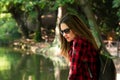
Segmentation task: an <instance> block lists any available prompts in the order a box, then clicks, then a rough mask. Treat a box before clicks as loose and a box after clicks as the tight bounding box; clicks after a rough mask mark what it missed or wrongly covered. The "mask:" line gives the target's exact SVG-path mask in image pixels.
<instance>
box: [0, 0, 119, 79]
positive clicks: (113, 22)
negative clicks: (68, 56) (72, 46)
mask: <svg viewBox="0 0 120 80" xmlns="http://www.w3.org/2000/svg"><path fill="white" fill-rule="evenodd" d="M67 12H70V13H73V14H77V15H79V17H80V18H81V19H82V20H83V21H84V22H85V23H86V24H87V25H88V27H89V28H90V30H91V32H92V34H93V35H94V37H95V39H96V42H97V43H98V46H100V45H101V44H102V45H103V46H105V47H104V51H103V52H104V53H105V54H111V56H112V57H113V61H114V63H115V67H116V70H117V75H120V62H119V60H120V59H119V56H120V54H119V51H120V48H119V47H120V46H119V41H120V1H119V0H1V1H0V80H67V76H68V66H67V62H66V61H65V59H64V58H63V57H62V56H61V55H60V49H59V48H60V45H59V31H58V23H59V21H60V19H61V17H62V16H63V15H65V14H66V13H67ZM118 77H119V76H117V79H118Z"/></svg>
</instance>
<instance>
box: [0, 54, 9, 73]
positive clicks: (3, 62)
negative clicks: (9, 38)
mask: <svg viewBox="0 0 120 80" xmlns="http://www.w3.org/2000/svg"><path fill="white" fill-rule="evenodd" d="M8 69H10V62H9V61H8V60H7V57H5V56H4V57H0V71H2V70H8Z"/></svg>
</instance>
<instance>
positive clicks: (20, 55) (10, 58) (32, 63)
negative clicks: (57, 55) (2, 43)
mask: <svg viewBox="0 0 120 80" xmlns="http://www.w3.org/2000/svg"><path fill="white" fill-rule="evenodd" d="M67 75H68V69H60V68H59V67H55V66H53V63H52V61H51V60H50V59H48V58H45V57H43V56H40V55H31V54H29V55H28V54H27V55H26V54H25V52H19V51H14V50H12V49H10V48H2V47H0V80H67Z"/></svg>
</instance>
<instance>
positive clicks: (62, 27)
mask: <svg viewBox="0 0 120 80" xmlns="http://www.w3.org/2000/svg"><path fill="white" fill-rule="evenodd" d="M66 28H69V27H68V26H67V24H65V23H61V25H60V29H61V30H64V29H66Z"/></svg>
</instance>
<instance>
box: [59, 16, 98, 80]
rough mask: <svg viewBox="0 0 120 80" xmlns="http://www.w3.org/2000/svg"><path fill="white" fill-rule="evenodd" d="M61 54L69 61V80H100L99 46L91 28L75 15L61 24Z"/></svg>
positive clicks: (68, 17)
mask: <svg viewBox="0 0 120 80" xmlns="http://www.w3.org/2000/svg"><path fill="white" fill-rule="evenodd" d="M59 31H60V41H61V54H62V55H63V56H65V57H66V58H68V59H69V65H70V70H69V77H68V80H98V75H99V74H98V71H99V67H98V66H99V64H98V61H99V60H98V54H97V50H98V47H97V44H96V42H95V39H94V37H93V36H92V34H91V32H90V30H89V28H88V27H87V26H86V25H85V24H84V23H83V22H82V21H81V19H80V18H79V17H78V16H76V15H73V14H66V15H65V16H64V17H63V18H62V19H61V21H60V23H59Z"/></svg>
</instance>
